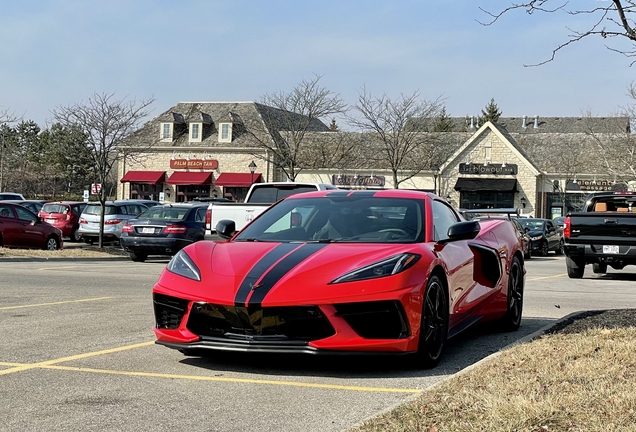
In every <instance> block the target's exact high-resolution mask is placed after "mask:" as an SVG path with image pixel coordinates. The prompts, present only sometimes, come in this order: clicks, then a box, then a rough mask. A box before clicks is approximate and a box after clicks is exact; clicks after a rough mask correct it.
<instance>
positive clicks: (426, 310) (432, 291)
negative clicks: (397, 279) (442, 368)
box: [415, 275, 448, 369]
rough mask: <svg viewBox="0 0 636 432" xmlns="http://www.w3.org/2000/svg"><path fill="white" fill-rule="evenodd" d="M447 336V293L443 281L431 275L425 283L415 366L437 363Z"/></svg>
mask: <svg viewBox="0 0 636 432" xmlns="http://www.w3.org/2000/svg"><path fill="white" fill-rule="evenodd" d="M447 337H448V294H447V293H446V287H445V285H444V282H442V280H441V279H440V278H439V277H438V276H436V275H433V276H431V277H430V279H429V280H428V284H427V285H426V293H425V296H424V305H423V307H422V318H421V324H420V337H419V343H418V349H417V354H416V355H415V361H416V362H417V363H416V366H418V367H420V368H425V369H429V368H432V367H435V366H437V365H438V364H439V362H440V360H441V359H442V353H443V352H444V347H445V345H446V338H447Z"/></svg>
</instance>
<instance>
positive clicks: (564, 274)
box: [526, 273, 568, 282]
mask: <svg viewBox="0 0 636 432" xmlns="http://www.w3.org/2000/svg"><path fill="white" fill-rule="evenodd" d="M567 275H568V274H567V273H563V274H558V275H552V276H543V277H538V278H532V279H526V282H530V281H536V280H541V279H552V278H558V277H563V276H567Z"/></svg>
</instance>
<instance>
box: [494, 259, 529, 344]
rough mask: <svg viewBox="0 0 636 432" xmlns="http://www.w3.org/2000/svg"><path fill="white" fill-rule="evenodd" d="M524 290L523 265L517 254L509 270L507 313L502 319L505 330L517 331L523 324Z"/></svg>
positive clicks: (502, 326)
mask: <svg viewBox="0 0 636 432" xmlns="http://www.w3.org/2000/svg"><path fill="white" fill-rule="evenodd" d="M523 291H524V287H523V266H522V264H521V261H519V258H517V257H516V256H515V257H513V258H512V262H511V264H510V270H509V271H508V293H507V296H506V314H505V315H504V316H503V317H502V318H501V320H500V323H501V328H502V330H503V331H515V330H517V329H518V328H519V327H520V326H521V315H522V313H523Z"/></svg>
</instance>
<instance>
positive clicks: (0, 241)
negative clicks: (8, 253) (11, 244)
mask: <svg viewBox="0 0 636 432" xmlns="http://www.w3.org/2000/svg"><path fill="white" fill-rule="evenodd" d="M0 247H4V240H3V239H2V234H0Z"/></svg>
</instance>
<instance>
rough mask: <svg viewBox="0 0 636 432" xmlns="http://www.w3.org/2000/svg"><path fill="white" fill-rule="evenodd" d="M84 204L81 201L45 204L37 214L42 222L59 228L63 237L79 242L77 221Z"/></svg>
mask: <svg viewBox="0 0 636 432" xmlns="http://www.w3.org/2000/svg"><path fill="white" fill-rule="evenodd" d="M84 207H86V203H85V202H82V201H57V202H50V203H46V204H44V205H43V206H42V208H41V209H40V211H39V212H38V216H40V217H41V218H42V219H44V222H47V223H50V224H51V225H53V226H54V227H57V228H59V229H60V230H61V231H62V234H64V236H65V237H69V238H70V239H71V241H73V242H78V241H80V240H81V237H80V235H79V220H80V215H81V214H82V211H84Z"/></svg>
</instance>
